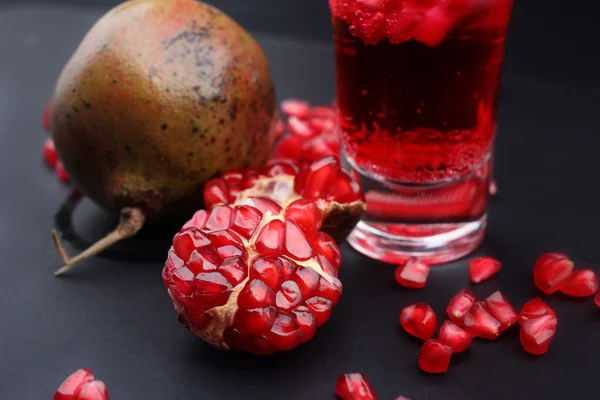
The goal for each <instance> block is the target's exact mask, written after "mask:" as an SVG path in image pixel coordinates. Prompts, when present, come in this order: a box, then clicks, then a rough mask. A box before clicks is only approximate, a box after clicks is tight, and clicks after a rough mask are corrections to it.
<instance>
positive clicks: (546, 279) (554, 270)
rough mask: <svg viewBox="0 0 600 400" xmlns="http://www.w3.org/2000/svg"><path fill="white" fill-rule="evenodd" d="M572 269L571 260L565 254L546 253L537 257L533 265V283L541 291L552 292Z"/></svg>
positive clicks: (554, 291)
mask: <svg viewBox="0 0 600 400" xmlns="http://www.w3.org/2000/svg"><path fill="white" fill-rule="evenodd" d="M572 271H573V262H572V261H571V260H569V258H568V257H567V256H566V255H564V254H562V253H547V254H544V255H542V256H541V257H540V258H538V259H537V261H536V263H535V266H534V267H533V283H534V284H535V286H537V288H538V289H540V290H541V291H542V292H544V293H546V294H554V293H556V291H557V290H558V288H559V286H560V284H561V283H562V282H563V281H564V280H565V279H567V278H568V277H569V275H571V272H572Z"/></svg>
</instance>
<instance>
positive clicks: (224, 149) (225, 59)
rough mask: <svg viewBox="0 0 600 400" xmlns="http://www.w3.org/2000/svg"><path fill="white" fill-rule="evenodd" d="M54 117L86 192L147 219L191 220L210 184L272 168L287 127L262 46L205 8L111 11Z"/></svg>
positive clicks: (80, 52)
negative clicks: (243, 171)
mask: <svg viewBox="0 0 600 400" xmlns="http://www.w3.org/2000/svg"><path fill="white" fill-rule="evenodd" d="M50 114H51V115H52V118H51V131H52V135H53V138H54V142H55V145H56V150H57V153H58V156H59V158H60V160H62V162H63V164H64V168H65V170H66V171H67V172H68V174H69V176H70V177H71V179H72V181H73V183H74V184H75V186H76V187H77V188H78V189H80V190H81V191H82V192H83V193H84V194H85V195H86V196H88V197H89V198H90V199H92V200H93V201H94V202H96V203H97V204H99V205H100V206H101V207H103V208H105V209H107V210H113V211H117V210H121V209H123V208H125V207H133V208H136V209H138V210H139V211H141V213H142V214H143V215H144V217H145V219H146V220H147V219H160V218H164V217H166V216H171V215H172V214H174V213H181V214H183V215H185V214H189V213H190V212H191V211H193V210H196V209H198V206H199V204H200V202H201V199H202V188H203V185H204V183H205V182H206V181H208V180H209V179H211V178H213V177H215V176H218V175H220V174H222V173H223V172H225V171H227V170H230V169H235V168H248V167H262V166H263V165H264V164H265V162H266V161H267V159H268V158H269V155H270V153H271V151H272V148H273V145H274V140H275V126H276V123H277V121H278V112H277V110H276V103H275V92H274V88H273V84H272V81H271V76H270V72H269V64H268V62H267V59H266V57H265V55H264V53H263V51H262V49H261V47H260V46H259V45H258V43H257V42H256V41H255V40H254V39H253V38H252V37H251V36H250V35H249V34H248V33H247V32H246V31H245V30H244V29H242V28H241V27H240V26H239V25H238V24H237V23H236V22H234V21H233V20H232V19H231V18H229V17H228V16H226V15H225V14H223V13H222V12H221V11H219V10H217V9H215V8H213V7H211V6H209V5H207V4H204V3H202V2H198V1H194V0H132V1H128V2H125V3H123V4H121V5H119V6H117V7H116V8H114V9H113V10H111V11H110V12H108V13H107V14H106V15H105V16H104V17H102V18H101V19H100V20H99V21H98V22H97V23H96V24H95V25H94V26H93V28H92V29H91V30H90V31H89V32H88V34H87V35H86V36H85V38H84V39H83V42H82V43H81V45H80V46H79V48H78V49H77V51H76V52H75V54H74V55H73V56H72V57H71V59H70V60H69V61H68V63H67V64H66V66H65V67H64V69H63V71H62V73H61V75H60V78H59V79H58V83H57V85H56V88H55V92H54V95H53V100H52V106H51V110H50ZM184 213H185V214H184ZM138 214H139V213H138Z"/></svg>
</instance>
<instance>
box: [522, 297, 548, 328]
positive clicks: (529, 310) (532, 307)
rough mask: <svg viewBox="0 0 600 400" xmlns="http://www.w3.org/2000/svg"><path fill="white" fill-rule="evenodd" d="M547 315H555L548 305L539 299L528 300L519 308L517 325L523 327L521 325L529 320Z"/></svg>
mask: <svg viewBox="0 0 600 400" xmlns="http://www.w3.org/2000/svg"><path fill="white" fill-rule="evenodd" d="M548 314H553V315H556V313H555V312H554V310H553V309H551V308H550V306H549V305H548V304H546V303H544V302H543V301H542V299H540V298H539V297H536V298H535V299H533V300H529V301H528V302H527V303H525V304H523V307H521V312H520V313H519V325H521V326H523V324H524V323H525V322H526V321H529V320H530V319H534V318H538V317H541V316H543V315H548Z"/></svg>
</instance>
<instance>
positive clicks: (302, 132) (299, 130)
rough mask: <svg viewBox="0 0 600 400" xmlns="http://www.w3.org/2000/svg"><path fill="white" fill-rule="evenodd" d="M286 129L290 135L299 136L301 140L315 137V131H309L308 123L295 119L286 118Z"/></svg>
mask: <svg viewBox="0 0 600 400" xmlns="http://www.w3.org/2000/svg"><path fill="white" fill-rule="evenodd" d="M287 128H288V131H289V132H290V133H291V134H292V135H294V136H299V137H301V138H303V139H308V138H311V137H313V136H315V131H314V130H312V129H311V127H310V126H309V125H308V123H306V122H304V121H302V120H301V119H299V118H297V117H290V118H288V121H287Z"/></svg>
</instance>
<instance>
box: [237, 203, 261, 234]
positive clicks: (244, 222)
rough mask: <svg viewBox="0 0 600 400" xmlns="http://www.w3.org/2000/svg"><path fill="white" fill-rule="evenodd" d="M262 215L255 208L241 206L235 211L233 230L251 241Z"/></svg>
mask: <svg viewBox="0 0 600 400" xmlns="http://www.w3.org/2000/svg"><path fill="white" fill-rule="evenodd" d="M261 218H262V213H261V212H260V211H258V210H257V209H256V208H254V207H249V206H241V207H236V208H235V209H234V210H233V214H232V217H231V229H233V230H234V231H235V232H237V233H239V234H240V235H242V237H244V238H246V239H250V237H252V235H253V234H254V232H255V231H256V228H257V227H258V225H259V224H260V220H261Z"/></svg>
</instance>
